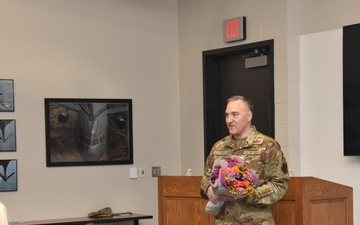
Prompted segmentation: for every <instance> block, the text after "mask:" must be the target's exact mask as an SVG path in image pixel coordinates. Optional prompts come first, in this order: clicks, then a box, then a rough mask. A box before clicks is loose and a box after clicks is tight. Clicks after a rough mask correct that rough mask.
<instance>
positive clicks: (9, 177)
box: [0, 159, 18, 191]
mask: <svg viewBox="0 0 360 225" xmlns="http://www.w3.org/2000/svg"><path fill="white" fill-rule="evenodd" d="M0 177H1V179H0V191H17V186H18V185H17V177H18V175H17V160H16V159H1V160H0Z"/></svg>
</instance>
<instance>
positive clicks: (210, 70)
mask: <svg viewBox="0 0 360 225" xmlns="http://www.w3.org/2000/svg"><path fill="white" fill-rule="evenodd" d="M254 49H266V50H267V53H266V55H267V57H268V66H270V71H271V73H272V77H274V40H266V41H260V42H255V43H249V44H244V45H237V46H233V47H226V48H220V49H214V50H208V51H203V54H202V55H203V57H202V59H203V110H204V112H203V114H204V153H205V154H204V156H205V160H206V158H207V157H208V155H209V153H210V150H211V148H212V146H213V145H214V143H215V142H216V141H218V140H220V139H221V138H222V136H221V131H220V129H217V128H220V126H221V124H220V123H224V121H223V120H219V119H216V118H223V117H224V109H222V108H221V107H219V103H220V91H221V90H220V85H219V83H220V72H221V71H220V60H221V56H226V55H231V54H243V55H244V54H245V55H246V54H249V53H250V54H251V52H253V50H254ZM272 89H273V90H272V93H273V96H272V98H274V85H273V87H272ZM274 108H275V106H274V107H273V109H272V111H273V112H271V114H272V115H271V116H272V124H271V129H272V131H271V134H270V136H272V137H275V116H274V114H275V113H274V111H275V110H274Z"/></svg>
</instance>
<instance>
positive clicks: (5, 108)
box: [0, 79, 15, 112]
mask: <svg viewBox="0 0 360 225" xmlns="http://www.w3.org/2000/svg"><path fill="white" fill-rule="evenodd" d="M14 105H15V104H14V80H12V79H0V112H14V111H15V107H14Z"/></svg>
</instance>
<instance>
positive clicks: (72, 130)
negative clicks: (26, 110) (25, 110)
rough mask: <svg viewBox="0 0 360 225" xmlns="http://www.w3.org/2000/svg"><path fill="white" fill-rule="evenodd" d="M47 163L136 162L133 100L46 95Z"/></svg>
mask: <svg viewBox="0 0 360 225" xmlns="http://www.w3.org/2000/svg"><path fill="white" fill-rule="evenodd" d="M45 125H46V128H45V129H46V165H47V166H48V167H53V166H87V165H115V164H133V131H132V100H131V99H69V98H66V99H59V98H45Z"/></svg>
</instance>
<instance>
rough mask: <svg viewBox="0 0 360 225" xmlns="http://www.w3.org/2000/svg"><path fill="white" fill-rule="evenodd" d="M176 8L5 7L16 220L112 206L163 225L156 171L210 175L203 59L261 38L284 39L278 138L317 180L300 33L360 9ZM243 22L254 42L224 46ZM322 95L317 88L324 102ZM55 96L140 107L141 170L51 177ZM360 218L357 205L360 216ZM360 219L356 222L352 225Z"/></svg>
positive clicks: (1, 43) (39, 3)
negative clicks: (230, 29) (49, 102)
mask: <svg viewBox="0 0 360 225" xmlns="http://www.w3.org/2000/svg"><path fill="white" fill-rule="evenodd" d="M177 4H178V5H176V1H175V0H172V1H170V0H151V1H149V0H137V1H133V0H104V1H96V0H77V1H72V0H61V1H60V0H59V1H47V0H31V1H29V0H0V28H1V29H0V49H1V51H0V73H1V74H2V75H1V77H3V78H13V79H14V80H15V107H16V111H15V112H14V113H1V118H4V119H8V118H9V119H16V122H17V151H16V152H11V153H10V152H7V153H1V155H0V157H1V158H2V159H14V158H15V159H18V164H19V165H18V166H19V167H18V175H19V180H18V184H19V190H18V191H17V192H0V201H2V202H4V203H5V204H6V205H7V206H8V208H9V213H10V219H11V220H27V219H44V218H58V217H70V216H84V215H86V214H87V213H88V212H90V211H93V210H96V209H99V208H101V207H105V206H111V207H112V208H113V209H114V211H126V210H130V211H134V212H138V213H148V214H152V215H154V219H153V220H146V221H145V220H144V221H143V222H141V223H142V224H144V225H147V224H149V225H150V224H157V221H158V219H157V182H156V179H155V178H151V177H150V168H151V166H161V167H162V173H163V174H167V175H179V174H185V172H186V169H187V168H191V169H192V170H193V174H195V175H200V174H202V170H203V158H204V155H203V154H204V153H203V152H204V149H203V142H204V141H203V109H202V104H203V100H202V99H203V96H202V51H205V50H210V49H217V48H223V47H231V46H234V45H239V44H246V43H252V42H257V41H262V40H268V39H274V41H275V88H276V90H275V104H276V105H275V113H276V127H275V129H276V130H275V133H276V139H277V140H278V141H279V142H280V144H281V145H282V147H283V150H284V152H285V154H286V156H287V158H288V161H289V165H290V168H292V169H293V171H294V173H295V174H296V175H301V174H305V175H309V174H310V175H311V174H312V169H316V165H318V164H319V162H318V161H313V160H310V159H312V158H311V156H312V153H311V151H313V149H307V148H305V147H304V146H311V145H312V144H313V142H312V141H308V139H303V138H301V137H302V135H301V132H300V130H302V129H303V128H304V126H307V124H305V125H304V124H302V123H303V122H304V121H305V122H304V123H307V122H306V121H309V120H308V119H309V118H305V120H303V119H304V118H302V119H301V117H302V116H305V115H300V112H302V111H303V110H305V112H306V110H307V108H302V107H304V105H302V101H305V102H307V101H308V100H309V99H307V98H311V97H304V96H303V95H301V90H307V88H308V87H307V86H305V87H304V86H301V85H302V82H301V78H300V75H299V74H300V49H301V46H300V41H299V40H300V37H301V36H300V35H305V34H306V35H308V34H313V33H317V32H322V31H328V30H333V29H340V28H341V27H342V26H343V25H348V24H352V23H358V22H360V14H358V13H357V11H356V9H358V8H359V6H360V5H359V4H360V3H359V2H358V1H355V0H354V1H346V2H343V1H340V0H337V1H335V2H334V1H333V2H331V3H329V2H328V1H327V0H321V1H316V3H315V2H314V1H312V0H306V1H305V0H302V1H295V0H287V1H285V0H284V1H282V0H266V1H265V0H238V1H230V0H179V1H178V3H177ZM334 5H335V6H336V7H334ZM339 6H340V7H339ZM237 16H246V17H247V34H248V37H247V40H245V41H242V42H236V43H232V44H224V43H223V42H222V21H223V20H224V19H228V18H232V17H237ZM177 28H178V29H177ZM337 75H338V74H337ZM338 76H339V75H338ZM316 88H317V87H315V89H312V90H311V91H314V92H315V93H316ZM322 91H324V92H325V93H326V90H325V89H324V90H322ZM45 97H71V98H74V97H98V98H131V99H133V104H134V105H133V111H134V112H133V116H134V160H135V161H134V165H123V166H91V167H76V168H74V167H65V168H46V166H45V134H44V126H45V125H44V110H43V99H44V98H45ZM329 104H331V102H329ZM300 106H301V107H300ZM307 107H314V105H313V104H309V105H308V106H307ZM310 116H314V115H310ZM317 116H318V117H321V115H317ZM300 119H301V120H300ZM312 119H314V120H315V121H316V117H315V118H312ZM310 121H311V120H310ZM325 124H326V123H325ZM300 128H301V129H300ZM337 129H340V127H337ZM324 130H331V129H330V128H329V127H324ZM337 137H339V138H340V137H341V135H340V134H338V135H337ZM304 141H306V143H304ZM330 147H331V148H332V146H330ZM338 147H339V146H338ZM333 151H336V154H338V151H339V149H335V150H334V149H331V150H329V152H328V154H330V156H331V157H330V158H334V156H335V158H336V157H342V156H341V155H336V154H335V155H332V152H333ZM349 161H350V164H349V166H348V167H347V165H346V163H344V160H343V159H342V161H341V165H343V167H344V169H343V170H341V173H342V174H337V175H338V176H339V175H340V176H341V175H344V174H346V175H347V176H348V178H347V180H346V184H347V185H351V186H360V182H359V180H358V178H356V177H358V176H356V175H357V174H358V173H356V171H358V170H359V168H358V166H356V165H357V164H358V163H359V160H358V158H356V157H354V158H351V159H350V160H349ZM321 163H324V165H325V166H324V167H321V168H331V166H333V164H331V163H333V162H327V161H326V160H322V161H321ZM133 166H134V167H142V166H144V167H145V168H146V178H141V179H140V178H139V179H137V180H130V179H129V168H130V167H133ZM354 171H355V172H354ZM329 173H331V172H330V171H328V170H320V172H316V173H314V175H316V176H318V177H320V178H322V177H323V178H326V179H329ZM336 182H339V181H338V180H336ZM358 193H359V192H358V190H356V192H355V193H354V198H356V196H357V195H358ZM358 209H359V203H358V202H355V209H354V211H355V212H356V210H358ZM358 220H359V219H358V218H357V215H356V214H355V221H354V222H355V223H354V224H357V223H356V222H357V221H358Z"/></svg>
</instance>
